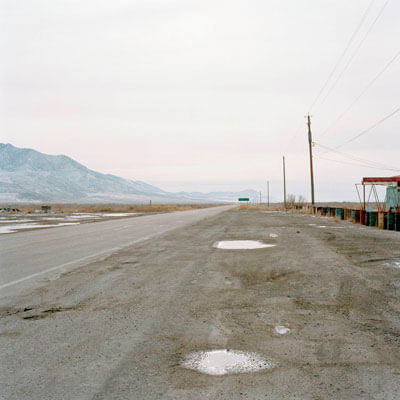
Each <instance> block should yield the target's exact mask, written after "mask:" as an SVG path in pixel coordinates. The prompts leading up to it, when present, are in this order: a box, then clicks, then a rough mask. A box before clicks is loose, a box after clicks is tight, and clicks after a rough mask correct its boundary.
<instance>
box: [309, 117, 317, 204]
mask: <svg viewBox="0 0 400 400" xmlns="http://www.w3.org/2000/svg"><path fill="white" fill-rule="evenodd" d="M307 125H308V147H309V150H310V174H311V204H312V206H313V207H314V206H315V197H314V167H313V155H312V135H311V117H310V114H308V115H307Z"/></svg>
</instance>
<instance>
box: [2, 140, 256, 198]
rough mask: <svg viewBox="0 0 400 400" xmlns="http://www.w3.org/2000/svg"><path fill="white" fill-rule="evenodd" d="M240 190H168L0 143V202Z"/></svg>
mask: <svg viewBox="0 0 400 400" xmlns="http://www.w3.org/2000/svg"><path fill="white" fill-rule="evenodd" d="M240 196H241V197H244V196H246V197H249V196H250V197H255V196H256V192H255V191H245V192H241V193H226V192H224V193H218V192H214V193H207V194H204V193H185V192H181V193H169V192H166V191H164V190H161V189H159V188H157V187H155V186H152V185H149V184H147V183H145V182H141V181H133V180H129V179H124V178H120V177H118V176H115V175H109V174H102V173H100V172H96V171H93V170H90V169H88V168H86V167H85V166H83V165H82V164H79V163H78V162H76V161H74V160H72V159H71V158H69V157H67V156H64V155H60V156H52V155H47V154H43V153H40V152H38V151H35V150H32V149H21V148H18V147H14V146H12V145H11V144H1V143H0V203H10V202H84V203H98V202H103V203H106V202H115V203H130V202H135V203H137V202H145V201H146V202H147V201H148V200H149V199H151V200H152V201H154V202H159V203H183V202H196V201H200V202H216V201H218V202H231V201H235V200H237V198H238V197H240Z"/></svg>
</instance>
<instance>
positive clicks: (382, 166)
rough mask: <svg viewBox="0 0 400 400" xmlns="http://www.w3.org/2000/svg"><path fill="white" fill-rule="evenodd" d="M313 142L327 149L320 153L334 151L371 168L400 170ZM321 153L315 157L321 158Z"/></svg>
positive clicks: (399, 169)
mask: <svg viewBox="0 0 400 400" xmlns="http://www.w3.org/2000/svg"><path fill="white" fill-rule="evenodd" d="M314 144H315V145H316V146H318V147H321V148H323V149H325V150H327V151H325V152H324V153H322V154H321V155H324V154H326V153H330V152H334V153H336V154H338V155H339V156H342V157H345V158H348V159H350V160H352V161H358V162H361V163H363V164H366V165H369V166H371V167H373V168H379V169H388V170H392V171H400V168H396V167H393V166H391V165H388V164H383V163H380V162H377V161H373V160H367V159H364V158H361V157H357V156H354V155H350V154H347V153H343V152H341V151H339V150H335V149H332V148H330V147H328V146H325V145H322V144H320V143H315V142H314ZM321 155H319V154H318V155H317V156H316V158H322V157H321Z"/></svg>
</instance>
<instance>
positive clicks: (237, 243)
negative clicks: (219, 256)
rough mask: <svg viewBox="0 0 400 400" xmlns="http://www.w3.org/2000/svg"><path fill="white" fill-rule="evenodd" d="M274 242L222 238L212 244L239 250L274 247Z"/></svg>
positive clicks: (219, 247)
mask: <svg viewBox="0 0 400 400" xmlns="http://www.w3.org/2000/svg"><path fill="white" fill-rule="evenodd" d="M274 246H275V245H274V244H266V243H262V242H259V241H258V240H223V241H221V242H217V243H215V244H214V247H216V248H217V249H227V250H241V249H249V250H252V249H264V248H266V247H274Z"/></svg>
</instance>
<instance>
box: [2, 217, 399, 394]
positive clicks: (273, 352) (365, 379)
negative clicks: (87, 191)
mask: <svg viewBox="0 0 400 400" xmlns="http://www.w3.org/2000/svg"><path fill="white" fill-rule="evenodd" d="M98 225H99V224H93V226H96V227H97V226H98ZM271 234H273V236H270V235H271ZM274 235H278V236H274ZM17 236H18V235H15V237H17ZM221 240H260V241H262V242H263V243H265V244H275V245H276V246H275V247H266V248H261V249H255V250H226V249H219V248H216V247H215V243H216V242H217V241H221ZM399 266H400V233H398V232H388V231H380V230H378V229H374V228H367V227H361V226H359V225H354V224H351V223H348V222H335V221H333V220H332V219H323V218H320V217H312V216H302V215H294V214H286V213H265V212H261V211H245V210H238V209H231V210H227V211H226V212H223V213H219V214H215V215H214V216H213V217H212V218H207V219H201V220H199V221H197V222H193V223H192V224H190V225H185V226H183V227H182V228H178V229H174V230H171V231H169V232H166V233H164V234H162V235H159V236H157V237H154V238H153V239H150V240H146V241H142V242H140V243H136V244H133V245H131V246H129V247H126V248H124V249H122V250H119V251H117V252H115V253H113V254H110V255H109V256H107V257H104V258H103V259H101V260H96V261H93V262H90V263H88V264H87V265H84V266H80V267H76V268H71V269H68V271H65V272H63V273H62V274H61V275H60V276H59V277H58V278H57V279H48V278H47V276H46V275H43V276H42V279H40V280H38V281H37V284H36V287H34V288H29V289H25V290H23V291H22V292H18V294H8V295H4V296H3V297H1V298H0V354H1V362H0V398H1V399H2V400H3V399H7V400H28V399H29V400H32V399H40V400H47V399H48V400H58V399H60V400H61V399H62V400H77V399H79V400H100V399H104V400H106V399H107V400H113V399H118V400H120V399H121V400H122V399H135V400H141V399H169V400H172V399H174V400H176V399H191V400H197V399H198V400H200V399H201V400H204V399H227V400H228V399H234V400H236V399H273V400H282V399H307V400H308V399H311V400H316V399H321V400H325V399H368V400H372V399H374V400H375V399H385V400H386V399H390V400H397V399H399V393H400V268H399ZM277 327H285V328H287V329H290V331H285V332H284V334H281V333H279V332H278V331H277V330H276V328H277ZM216 349H230V350H238V351H249V352H252V353H257V354H258V355H259V356H260V357H262V358H264V359H267V360H270V361H271V363H272V364H271V365H273V368H270V369H264V370H260V371H255V372H245V373H234V374H227V375H221V376H212V375H207V374H204V373H202V372H198V371H195V370H191V369H187V368H184V367H183V366H182V361H183V360H184V359H185V357H186V356H187V355H188V354H190V353H192V352H196V351H202V350H216Z"/></svg>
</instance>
